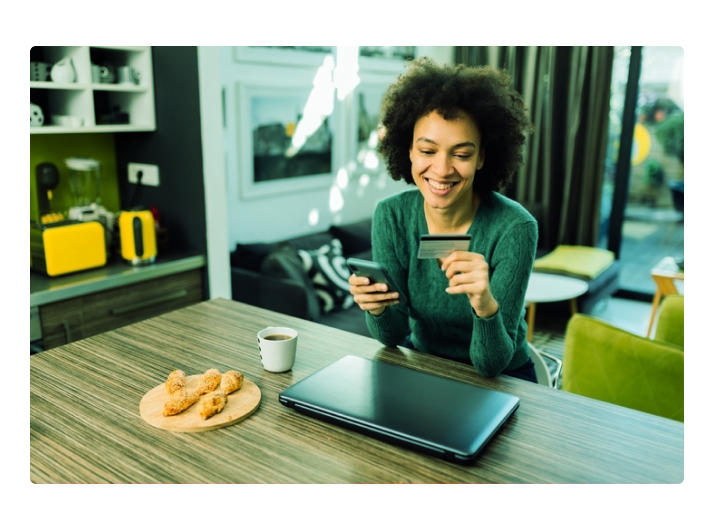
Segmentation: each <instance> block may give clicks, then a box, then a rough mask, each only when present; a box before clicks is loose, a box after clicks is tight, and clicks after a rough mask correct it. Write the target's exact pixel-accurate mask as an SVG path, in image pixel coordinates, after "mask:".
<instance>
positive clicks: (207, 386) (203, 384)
mask: <svg viewBox="0 0 704 528" xmlns="http://www.w3.org/2000/svg"><path fill="white" fill-rule="evenodd" d="M221 378H222V375H221V374H220V371H219V370H218V369H214V368H212V369H210V370H207V371H206V372H205V374H203V377H202V378H201V379H200V382H199V383H198V394H205V393H206V392H212V391H214V390H215V389H217V388H218V385H220V379H221Z"/></svg>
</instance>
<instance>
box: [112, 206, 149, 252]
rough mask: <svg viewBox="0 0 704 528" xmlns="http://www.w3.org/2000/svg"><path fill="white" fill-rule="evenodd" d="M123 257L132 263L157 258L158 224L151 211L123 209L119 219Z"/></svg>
mask: <svg viewBox="0 0 704 528" xmlns="http://www.w3.org/2000/svg"><path fill="white" fill-rule="evenodd" d="M118 225H119V228H120V249H121V253H122V258H123V259H125V260H126V261H128V262H130V263H132V264H148V263H150V262H154V260H155V259H156V225H155V224H154V215H152V213H151V211H123V212H122V213H120V218H119V220H118Z"/></svg>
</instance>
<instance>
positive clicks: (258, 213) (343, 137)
mask: <svg viewBox="0 0 704 528" xmlns="http://www.w3.org/2000/svg"><path fill="white" fill-rule="evenodd" d="M453 49H454V48H453V47H451V46H446V47H422V48H418V49H417V52H416V56H420V55H428V56H432V57H433V58H434V59H435V60H436V61H438V62H450V63H452V62H453ZM321 62H322V58H321V59H320V61H319V63H310V64H291V63H290V62H289V63H286V62H285V61H281V62H280V63H270V62H250V61H248V60H247V59H246V58H245V59H244V60H243V57H242V54H240V53H239V52H238V50H237V49H235V48H233V47H221V48H220V68H221V70H220V78H221V83H222V89H223V97H222V100H223V101H224V122H225V125H224V135H223V138H224V145H223V148H224V151H225V154H224V162H223V163H224V171H225V180H226V187H227V190H226V192H227V209H228V211H227V212H228V214H227V216H228V233H229V235H228V236H229V249H230V251H232V250H234V249H235V247H236V245H237V243H238V242H239V243H248V242H273V241H277V240H282V239H285V238H289V237H292V236H297V235H302V234H306V233H314V232H317V231H322V230H324V229H327V227H329V226H330V225H332V224H344V223H348V222H354V221H357V220H362V219H365V218H370V217H371V216H372V213H373V212H374V208H375V206H376V203H377V202H378V201H379V200H380V199H382V198H384V197H387V196H390V195H392V194H395V193H397V192H400V191H403V190H406V189H408V185H407V184H406V183H405V182H394V181H393V180H391V178H389V177H388V176H387V175H386V173H385V171H384V168H383V163H381V164H380V166H379V167H378V168H377V169H375V170H370V169H369V168H366V167H364V166H363V164H361V163H357V164H356V167H354V168H353V167H352V166H351V162H354V161H355V157H356V154H357V145H356V140H355V137H354V136H355V135H356V117H355V116H356V115H357V109H356V96H352V95H350V96H348V97H347V99H346V100H345V101H343V102H337V103H336V104H337V106H336V109H335V115H337V116H338V118H340V119H338V120H337V123H336V124H335V126H334V130H333V132H334V138H335V139H334V141H335V149H336V150H335V156H336V163H335V168H334V170H333V175H332V176H330V177H328V178H323V179H322V181H318V183H319V185H318V186H317V187H315V188H306V189H289V190H286V189H285V187H286V185H287V183H286V182H283V181H282V183H281V184H280V185H279V188H280V189H282V192H280V193H278V194H270V195H266V196H258V197H248V196H245V192H244V187H245V182H244V174H245V173H246V170H244V169H243V164H242V162H243V156H245V154H243V153H242V148H241V146H242V144H243V141H242V138H243V135H244V134H251V131H249V130H244V129H242V128H241V127H240V126H239V125H240V124H241V122H242V116H243V114H244V113H245V112H247V110H248V109H247V107H246V98H243V97H242V96H243V93H252V92H253V91H255V90H256V89H257V88H256V87H257V86H260V85H261V86H265V87H283V88H284V89H286V88H287V87H292V89H293V87H295V86H299V85H307V86H309V87H311V86H312V81H313V78H314V76H315V73H316V71H317V70H318V67H319V66H320V63H321ZM367 64H369V63H367ZM386 66H388V67H386ZM386 66H385V67H386V69H384V68H379V67H378V66H373V65H372V66H364V64H362V65H361V66H360V71H359V77H360V78H361V83H360V85H359V87H358V89H365V90H370V94H372V95H373V96H374V97H373V98H370V99H374V101H371V100H370V105H371V106H374V102H375V101H376V100H377V97H380V94H381V93H383V89H384V88H385V87H386V86H388V85H389V84H390V83H392V82H393V81H394V79H395V78H396V77H397V76H398V74H399V73H401V72H402V71H403V66H402V65H400V64H399V65H398V67H396V66H394V65H393V64H387V65H386ZM339 168H345V169H346V170H347V175H348V178H347V179H346V180H345V179H342V180H339V179H336V174H337V170H338V169H339ZM364 175H366V177H365V176H364ZM306 179H307V178H296V180H299V181H301V180H306ZM318 180H319V179H318ZM340 198H341V199H342V200H341V203H342V207H341V208H339V209H338V207H339V204H340ZM316 212H317V214H316Z"/></svg>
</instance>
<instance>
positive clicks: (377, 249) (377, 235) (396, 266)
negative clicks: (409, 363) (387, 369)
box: [366, 201, 410, 348]
mask: <svg viewBox="0 0 704 528" xmlns="http://www.w3.org/2000/svg"><path fill="white" fill-rule="evenodd" d="M395 227H396V221H395V219H394V215H393V212H392V211H391V208H390V207H388V204H386V203H385V202H383V201H382V202H379V204H378V205H377V207H376V209H375V210H374V217H373V220H372V255H373V259H374V261H375V262H378V263H379V264H381V265H382V266H384V268H386V270H387V271H388V272H389V275H391V278H392V279H393V281H394V283H395V284H396V285H397V286H398V287H399V288H400V289H401V290H402V293H403V295H405V296H406V298H408V269H407V266H408V264H407V260H408V259H407V258H406V265H404V264H403V260H404V259H403V256H402V255H399V253H400V252H403V249H402V246H403V245H402V244H401V240H400V239H399V238H398V237H399V236H400V233H399V232H398V230H397V229H396V228H395ZM366 319H367V328H369V332H370V333H371V335H372V336H373V337H374V338H375V339H376V340H377V341H379V342H381V343H382V344H383V345H384V346H387V347H392V348H393V347H396V346H398V345H400V344H402V343H403V342H404V340H405V338H406V336H407V335H408V333H409V332H410V329H409V325H408V308H407V306H406V305H405V304H404V303H403V302H401V303H399V304H397V305H395V306H387V307H386V309H385V310H384V312H383V313H382V314H381V315H379V316H375V315H372V314H370V313H369V312H367V313H366Z"/></svg>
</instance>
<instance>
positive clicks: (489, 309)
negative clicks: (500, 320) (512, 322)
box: [442, 251, 499, 319]
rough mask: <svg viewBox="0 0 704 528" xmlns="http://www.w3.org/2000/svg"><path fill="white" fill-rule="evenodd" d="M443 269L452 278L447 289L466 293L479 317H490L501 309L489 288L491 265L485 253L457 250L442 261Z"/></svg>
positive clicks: (451, 292)
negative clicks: (485, 257)
mask: <svg viewBox="0 0 704 528" xmlns="http://www.w3.org/2000/svg"><path fill="white" fill-rule="evenodd" d="M442 270H443V271H444V272H445V275H446V276H447V278H448V279H449V280H450V286H449V287H448V288H447V289H446V290H445V291H447V293H450V294H453V295H454V294H458V293H466V294H467V296H469V302H470V304H471V305H472V308H474V311H475V312H476V314H477V315H478V316H479V317H481V318H482V319H488V318H489V317H491V316H493V315H494V314H495V313H496V312H498V311H499V303H497V302H496V299H495V298H494V296H493V295H492V294H491V289H490V288H489V265H488V264H487V263H486V261H485V260H484V255H480V254H479V253H470V252H469V251H455V252H454V253H452V254H451V255H450V256H448V257H446V258H445V259H444V260H443V261H442Z"/></svg>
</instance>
